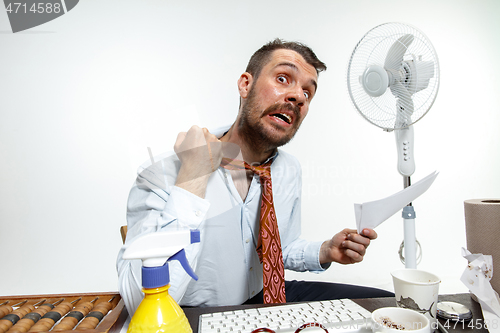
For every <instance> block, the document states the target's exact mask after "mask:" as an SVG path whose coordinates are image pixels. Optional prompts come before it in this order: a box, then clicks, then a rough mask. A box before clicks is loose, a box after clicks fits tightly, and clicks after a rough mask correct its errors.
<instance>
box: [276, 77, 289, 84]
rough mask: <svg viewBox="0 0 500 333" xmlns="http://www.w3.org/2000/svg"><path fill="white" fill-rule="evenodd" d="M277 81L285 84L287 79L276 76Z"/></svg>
mask: <svg viewBox="0 0 500 333" xmlns="http://www.w3.org/2000/svg"><path fill="white" fill-rule="evenodd" d="M278 81H279V82H281V83H287V82H288V80H287V78H286V77H284V76H278Z"/></svg>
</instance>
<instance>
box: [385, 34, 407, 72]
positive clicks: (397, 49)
mask: <svg viewBox="0 0 500 333" xmlns="http://www.w3.org/2000/svg"><path fill="white" fill-rule="evenodd" d="M413 39H414V37H413V35H411V34H407V35H404V36H402V37H400V38H399V39H398V40H397V41H395V42H394V44H392V46H391V48H390V49H389V52H387V57H386V58H385V64H384V68H385V69H386V70H388V71H390V70H392V71H398V70H399V68H400V67H401V64H402V63H403V56H404V55H405V52H406V50H407V49H408V47H409V46H410V44H411V43H412V42H413Z"/></svg>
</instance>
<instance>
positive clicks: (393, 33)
mask: <svg viewBox="0 0 500 333" xmlns="http://www.w3.org/2000/svg"><path fill="white" fill-rule="evenodd" d="M407 34H411V35H413V36H414V40H413V42H412V43H411V44H410V45H409V46H408V47H406V46H404V45H403V46H404V47H405V48H406V51H405V54H404V56H403V62H404V61H411V60H418V61H424V62H429V61H430V62H432V63H433V65H432V66H433V68H432V70H433V72H434V75H433V77H432V78H430V80H429V85H428V87H427V88H426V89H423V90H421V91H418V92H417V91H415V90H414V91H409V92H410V94H411V95H412V101H413V108H414V110H413V113H412V114H411V115H409V116H408V121H407V123H406V124H405V126H404V127H398V125H397V123H396V118H397V106H396V104H397V98H396V97H395V96H394V95H393V94H392V93H391V90H390V89H387V91H386V92H385V93H384V94H383V95H382V96H379V97H372V96H370V95H368V94H367V93H366V92H365V91H364V89H363V87H362V85H361V83H360V82H359V78H360V77H361V76H362V75H363V73H364V71H365V70H366V68H367V67H369V66H371V65H379V66H383V65H384V62H385V58H386V56H387V52H388V50H389V49H390V48H391V46H392V45H393V44H394V43H395V42H398V39H399V38H400V37H402V36H404V35H407ZM413 79H415V80H417V82H418V81H419V78H418V77H414V78H413ZM347 86H348V91H349V95H350V97H351V101H352V103H353V104H354V107H355V108H356V109H357V110H358V112H359V113H360V114H361V115H362V116H363V117H364V118H365V119H366V120H367V121H369V122H370V123H372V124H374V125H375V126H378V127H380V128H382V129H384V130H386V131H392V130H395V129H402V128H405V127H408V126H410V125H412V124H414V123H416V122H417V121H418V120H420V119H421V118H422V117H423V116H424V115H425V114H426V113H427V112H428V111H429V109H430V108H431V106H432V104H433V103H434V100H435V98H436V95H437V92H438V89H439V61H438V57H437V54H436V51H435V50H434V47H433V46H432V44H431V42H430V41H429V39H428V38H427V37H426V36H425V35H424V34H423V33H422V32H421V31H420V30H418V29H417V28H414V27H412V26H409V25H406V24H402V23H385V24H381V25H379V26H377V27H375V28H373V29H372V30H370V31H369V32H368V33H366V34H365V36H363V38H362V39H361V40H360V41H359V42H358V44H357V45H356V47H355V48H354V50H353V52H352V55H351V58H350V60H349V65H348V71H347ZM402 102H403V103H405V101H402ZM406 103H408V101H406ZM410 103H411V101H410Z"/></svg>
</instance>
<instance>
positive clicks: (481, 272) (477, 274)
mask: <svg viewBox="0 0 500 333" xmlns="http://www.w3.org/2000/svg"><path fill="white" fill-rule="evenodd" d="M462 256H463V257H464V258H465V259H467V260H468V261H469V265H468V266H467V268H466V269H465V271H464V273H463V274H462V277H461V278H460V281H462V282H463V283H464V284H465V286H466V287H467V288H469V290H470V291H471V292H472V293H473V294H474V295H475V296H476V297H477V299H478V301H479V304H481V309H482V310H483V318H484V320H485V324H488V323H497V324H496V325H488V330H489V331H490V332H491V333H493V332H494V333H500V325H499V323H500V299H499V297H498V294H497V293H496V292H495V290H494V289H493V287H492V286H491V283H490V280H491V278H492V277H493V257H492V256H491V255H483V254H482V253H479V254H472V253H470V251H468V250H466V249H464V248H462Z"/></svg>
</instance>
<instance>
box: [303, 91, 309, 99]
mask: <svg viewBox="0 0 500 333" xmlns="http://www.w3.org/2000/svg"><path fill="white" fill-rule="evenodd" d="M304 96H306V99H309V96H310V95H309V93H308V92H307V91H304Z"/></svg>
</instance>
